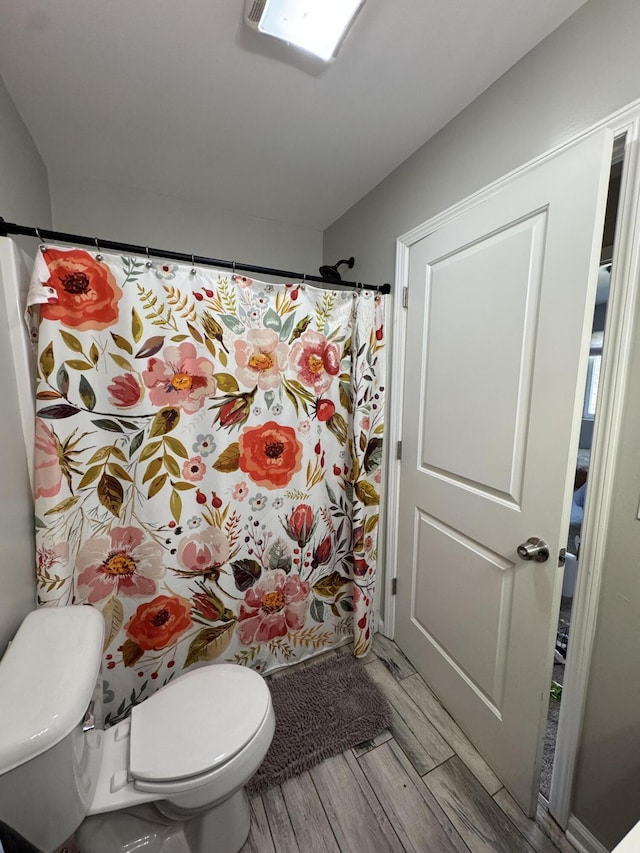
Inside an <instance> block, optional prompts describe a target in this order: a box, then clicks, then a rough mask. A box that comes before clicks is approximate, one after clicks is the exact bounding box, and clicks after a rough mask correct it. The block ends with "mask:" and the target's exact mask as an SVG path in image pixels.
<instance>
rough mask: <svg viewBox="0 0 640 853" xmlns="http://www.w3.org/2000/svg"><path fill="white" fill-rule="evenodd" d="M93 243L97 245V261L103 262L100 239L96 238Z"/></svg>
mask: <svg viewBox="0 0 640 853" xmlns="http://www.w3.org/2000/svg"><path fill="white" fill-rule="evenodd" d="M93 242H94V243H95V244H96V261H101V260H102V254H101V252H100V244H99V243H98V238H97V237H94V238H93Z"/></svg>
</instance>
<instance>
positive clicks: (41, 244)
mask: <svg viewBox="0 0 640 853" xmlns="http://www.w3.org/2000/svg"><path fill="white" fill-rule="evenodd" d="M33 230H34V231H35V232H36V234H37V236H38V240H40V251H41V252H46V251H47V247H46V246H45V244H44V237H43V236H42V234H41V233H40V229H39V228H34V229H33Z"/></svg>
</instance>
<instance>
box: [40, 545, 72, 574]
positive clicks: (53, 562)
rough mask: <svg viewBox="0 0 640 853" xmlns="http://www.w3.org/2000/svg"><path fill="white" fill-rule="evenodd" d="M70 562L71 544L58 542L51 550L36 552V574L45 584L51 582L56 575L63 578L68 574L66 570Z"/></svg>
mask: <svg viewBox="0 0 640 853" xmlns="http://www.w3.org/2000/svg"><path fill="white" fill-rule="evenodd" d="M68 561H69V543H68V542H57V543H56V544H55V545H52V546H51V547H49V548H46V547H43V548H38V549H37V550H36V566H37V569H36V574H37V575H38V578H40V579H41V580H42V581H44V582H47V581H49V582H51V579H52V577H53V576H54V575H58V577H61V576H62V575H63V574H66V571H65V568H66V566H67V563H68Z"/></svg>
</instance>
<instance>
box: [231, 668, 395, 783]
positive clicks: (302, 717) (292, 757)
mask: <svg viewBox="0 0 640 853" xmlns="http://www.w3.org/2000/svg"><path fill="white" fill-rule="evenodd" d="M269 688H270V690H271V698H272V700H273V708H274V711H275V715H276V732H275V735H274V737H273V741H272V743H271V746H270V748H269V751H268V752H267V755H266V757H265V760H264V761H263V762H262V764H261V766H260V767H259V768H258V772H257V773H256V774H255V776H254V777H253V778H252V779H251V781H250V782H249V784H248V785H247V791H248V793H249V794H251V795H252V794H261V793H262V792H263V791H266V790H267V788H271V787H272V786H273V785H279V784H280V783H281V782H284V781H285V779H289V778H291V776H297V775H298V774H299V773H302V772H303V771H304V770H308V769H309V768H310V767H313V765H314V764H318V763H319V762H320V761H324V759H325V758H329V756H331V755H337V754H338V753H339V752H343V751H344V750H345V749H349V748H350V747H352V746H356V745H357V744H359V743H362V742H363V741H365V740H371V739H372V738H374V737H375V736H376V735H377V734H378V733H379V732H381V731H382V730H383V729H386V728H388V726H389V724H390V720H391V712H390V710H389V705H388V704H387V700H386V699H385V697H384V696H383V695H382V693H381V692H380V690H379V688H378V687H377V686H376V685H375V684H374V683H373V682H372V681H371V679H370V678H369V676H368V675H367V671H366V667H365V666H364V664H362V663H360V661H359V660H356V658H354V657H351V656H348V655H347V656H344V657H337V658H336V657H334V658H330V659H329V660H327V661H323V662H321V663H317V664H311V665H309V666H307V667H304V668H303V669H297V670H295V671H294V672H291V673H287V674H286V675H281V676H280V677H279V678H275V679H272V680H270V681H269Z"/></svg>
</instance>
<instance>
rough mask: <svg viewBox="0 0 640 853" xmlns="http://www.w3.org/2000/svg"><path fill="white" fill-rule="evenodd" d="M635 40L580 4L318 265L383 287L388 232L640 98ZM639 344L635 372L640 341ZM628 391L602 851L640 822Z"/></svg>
mask: <svg viewBox="0 0 640 853" xmlns="http://www.w3.org/2000/svg"><path fill="white" fill-rule="evenodd" d="M639 34H640V3H638V0H616V2H611V0H589V2H587V3H586V5H585V6H583V7H582V8H581V9H580V10H579V11H578V12H577V13H576V14H575V15H573V16H572V17H571V18H570V19H569V20H568V21H566V22H565V24H563V25H562V26H561V27H560V28H559V29H558V30H556V31H555V32H554V33H552V34H551V35H550V36H549V37H548V38H547V39H545V40H544V41H543V42H542V43H541V44H540V45H538V47H536V48H535V49H534V50H533V51H531V53H529V54H528V55H527V56H526V57H524V58H523V59H522V60H521V61H520V62H519V63H518V64H517V65H515V66H514V67H513V68H512V69H511V70H510V71H508V72H507V73H506V74H505V75H504V76H503V77H502V78H501V79H500V80H498V81H497V82H496V83H495V84H494V85H493V86H492V87H491V88H490V89H488V90H487V91H486V92H484V93H483V94H482V95H481V96H480V97H479V98H477V99H476V101H474V102H473V103H472V104H471V105H470V106H469V107H467V109H465V110H464V111H463V112H462V113H461V114H460V115H459V116H457V117H456V118H455V119H454V120H453V121H452V122H451V123H450V124H449V125H448V126H447V127H445V128H444V129H443V130H442V131H441V132H440V133H439V134H438V135H437V136H435V137H434V138H433V139H431V140H430V141H429V142H427V143H426V144H425V145H424V146H423V147H422V148H421V149H420V150H419V151H417V152H416V153H415V154H414V155H413V156H412V157H410V158H409V159H408V160H406V161H405V162H404V163H403V164H402V165H401V166H400V167H399V168H398V169H396V171H395V172H393V173H392V174H391V175H389V176H388V177H387V178H386V179H385V180H384V181H383V182H382V183H381V184H379V185H378V186H377V187H376V188H375V189H374V190H373V191H372V192H370V193H369V194H368V195H367V196H365V197H364V198H363V199H362V200H361V201H360V202H358V204H356V205H355V206H354V207H353V208H351V210H349V211H348V212H347V213H346V214H345V215H344V216H343V217H341V218H340V219H339V220H338V221H337V222H335V223H334V224H333V225H332V226H331V227H330V228H329V229H328V230H327V231H326V232H325V244H324V254H325V259H326V260H327V261H331V262H333V261H334V260H335V259H336V258H340V257H348V256H349V255H351V254H353V255H354V256H355V258H356V262H357V263H356V267H355V268H354V276H355V277H357V278H358V279H361V280H365V281H392V280H393V275H394V263H395V239H396V237H398V236H399V235H401V234H402V233H403V232H405V231H408V230H409V229H410V228H412V227H414V226H416V225H418V224H420V223H421V222H424V221H425V220H427V219H428V218H430V217H431V216H433V215H435V214H437V213H439V212H440V211H442V210H444V209H445V208H446V207H448V206H450V205H451V204H453V203H455V202H457V201H459V200H460V199H462V198H464V197H465V196H467V195H469V194H470V193H472V192H474V191H475V190H478V189H480V188H481V187H483V186H484V185H486V184H487V183H489V182H490V181H492V180H495V179H497V178H499V177H500V176H501V175H503V174H505V173H506V172H508V171H510V170H511V169H513V168H515V167H517V166H519V165H521V164H523V163H525V162H527V161H528V160H530V159H532V158H533V157H535V156H537V155H539V154H541V153H543V152H544V151H546V150H549V149H552V148H553V147H555V146H557V145H558V144H559V143H561V142H562V141H564V140H566V139H568V138H570V137H571V136H572V135H574V134H575V133H576V132H578V131H579V130H581V129H584V128H587V127H589V126H590V125H592V124H593V123H595V122H596V121H599V120H600V119H602V118H604V117H606V116H607V115H608V114H610V113H611V112H613V111H615V110H616V109H618V108H620V107H623V106H625V105H626V104H628V103H630V102H631V101H633V100H636V99H638V98H640V50H638V37H639ZM407 83H408V85H407V91H408V92H412V91H413V90H412V89H411V85H410V81H407ZM411 96H412V97H414V99H415V108H416V109H418V110H419V109H420V95H419V94H417V95H416V94H413V95H411ZM407 97H409V95H407ZM426 97H428V92H427V93H426ZM398 132H399V133H400V132H402V129H401V128H398ZM638 328H640V320H639V321H638ZM638 337H639V338H640V335H639V336H638ZM634 350H635V351H634V354H633V365H632V371H633V372H632V376H636V377H637V376H639V375H640V340H639V341H636V344H635V347H634ZM631 385H632V387H631V389H630V392H629V395H628V397H629V399H628V400H627V405H626V412H625V416H624V433H623V441H622V448H621V454H620V458H619V461H618V467H617V478H618V479H617V487H616V498H615V501H614V506H613V520H612V523H611V535H610V537H609V543H608V549H607V558H606V565H605V568H604V579H603V586H602V595H601V602H600V610H599V616H598V624H597V633H596V640H595V653H594V656H593V664H592V669H591V677H590V684H589V691H588V698H587V711H586V718H585V722H584V730H583V735H582V740H581V748H580V754H579V763H578V771H577V778H576V784H575V790H574V803H573V811H574V813H575V815H576V817H577V818H578V819H579V820H580V821H581V822H582V823H583V824H584V825H585V826H586V827H587V829H589V830H590V831H591V832H592V833H593V834H594V835H595V837H596V838H597V839H598V840H599V841H600V842H601V843H603V844H604V845H606V846H607V847H611V846H613V845H614V844H615V843H616V842H617V841H618V840H619V839H620V837H621V836H622V835H623V834H624V833H625V832H626V831H627V830H628V829H629V827H630V826H631V825H632V824H634V823H635V822H636V821H638V820H640V568H639V563H640V559H639V556H638V555H639V554H640V521H638V520H637V518H636V513H637V511H638V502H639V500H640V448H639V442H638V435H640V383H638V382H637V381H633V382H632V383H631Z"/></svg>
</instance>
